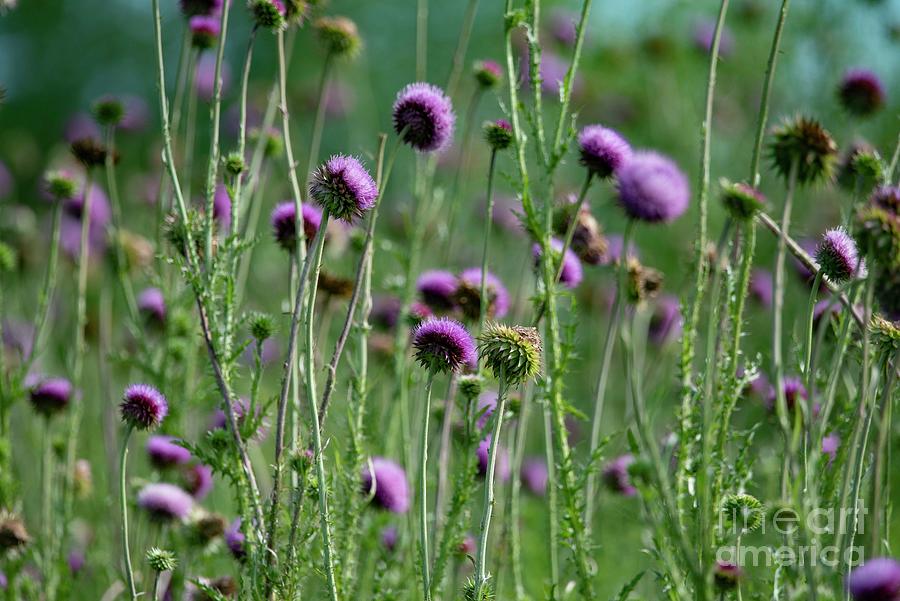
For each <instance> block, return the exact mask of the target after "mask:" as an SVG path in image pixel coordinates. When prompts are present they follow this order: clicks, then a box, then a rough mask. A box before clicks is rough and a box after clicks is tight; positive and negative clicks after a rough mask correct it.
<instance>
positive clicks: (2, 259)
mask: <svg viewBox="0 0 900 601" xmlns="http://www.w3.org/2000/svg"><path fill="white" fill-rule="evenodd" d="M16 263H18V259H17V255H16V250H15V249H14V248H13V247H12V246H10V245H9V244H7V243H5V242H3V241H0V273H7V272H11V271H12V270H13V269H15V267H16Z"/></svg>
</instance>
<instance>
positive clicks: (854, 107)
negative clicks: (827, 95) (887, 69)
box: [838, 69, 885, 117]
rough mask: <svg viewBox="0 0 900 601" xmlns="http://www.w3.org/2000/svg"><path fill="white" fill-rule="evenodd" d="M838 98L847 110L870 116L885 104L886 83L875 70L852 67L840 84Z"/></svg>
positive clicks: (859, 115)
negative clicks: (882, 81)
mask: <svg viewBox="0 0 900 601" xmlns="http://www.w3.org/2000/svg"><path fill="white" fill-rule="evenodd" d="M838 99H839V100H840V101H841V105H842V106H843V107H844V109H845V110H846V111H847V112H849V113H852V114H854V115H856V116H858V117H868V116H870V115H872V114H874V113H875V112H877V111H878V109H880V108H881V107H882V106H884V102H885V93H884V85H883V84H882V83H881V79H879V77H878V76H877V75H876V74H875V73H874V72H873V71H870V70H868V69H850V70H849V71H847V72H846V73H845V74H844V77H843V78H842V79H841V83H840V85H839V86H838Z"/></svg>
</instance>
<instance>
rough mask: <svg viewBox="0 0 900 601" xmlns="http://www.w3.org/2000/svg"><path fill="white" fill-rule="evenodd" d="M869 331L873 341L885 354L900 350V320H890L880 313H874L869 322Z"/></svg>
mask: <svg viewBox="0 0 900 601" xmlns="http://www.w3.org/2000/svg"><path fill="white" fill-rule="evenodd" d="M869 332H871V333H872V338H873V342H874V343H875V346H876V347H878V348H879V349H880V350H881V352H883V353H884V354H885V356H891V355H892V354H893V353H896V352H897V350H900V322H895V321H888V320H887V319H885V318H884V317H882V316H880V315H873V316H872V321H871V322H869Z"/></svg>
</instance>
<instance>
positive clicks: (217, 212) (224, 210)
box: [213, 184, 231, 230]
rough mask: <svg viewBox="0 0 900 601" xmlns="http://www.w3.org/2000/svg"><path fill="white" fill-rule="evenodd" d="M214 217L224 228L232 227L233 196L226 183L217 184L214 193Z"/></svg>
mask: <svg viewBox="0 0 900 601" xmlns="http://www.w3.org/2000/svg"><path fill="white" fill-rule="evenodd" d="M213 218H214V219H215V220H216V222H217V223H218V224H219V226H220V227H221V228H222V229H223V230H227V229H228V228H230V227H231V197H230V196H229V195H228V188H226V187H225V184H219V185H217V186H216V192H215V194H214V195H213Z"/></svg>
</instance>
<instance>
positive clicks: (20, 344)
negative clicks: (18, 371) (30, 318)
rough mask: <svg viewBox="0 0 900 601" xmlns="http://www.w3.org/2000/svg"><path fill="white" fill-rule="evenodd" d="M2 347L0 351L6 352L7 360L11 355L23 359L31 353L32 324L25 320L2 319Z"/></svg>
mask: <svg viewBox="0 0 900 601" xmlns="http://www.w3.org/2000/svg"><path fill="white" fill-rule="evenodd" d="M2 325H3V339H2V340H0V342H2V348H0V352H5V353H7V360H9V359H10V358H11V356H12V355H18V356H19V359H24V358H25V357H27V356H28V355H30V354H31V341H32V340H33V338H34V326H32V325H31V324H30V323H28V322H25V321H19V320H8V319H4V320H3V322H2Z"/></svg>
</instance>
